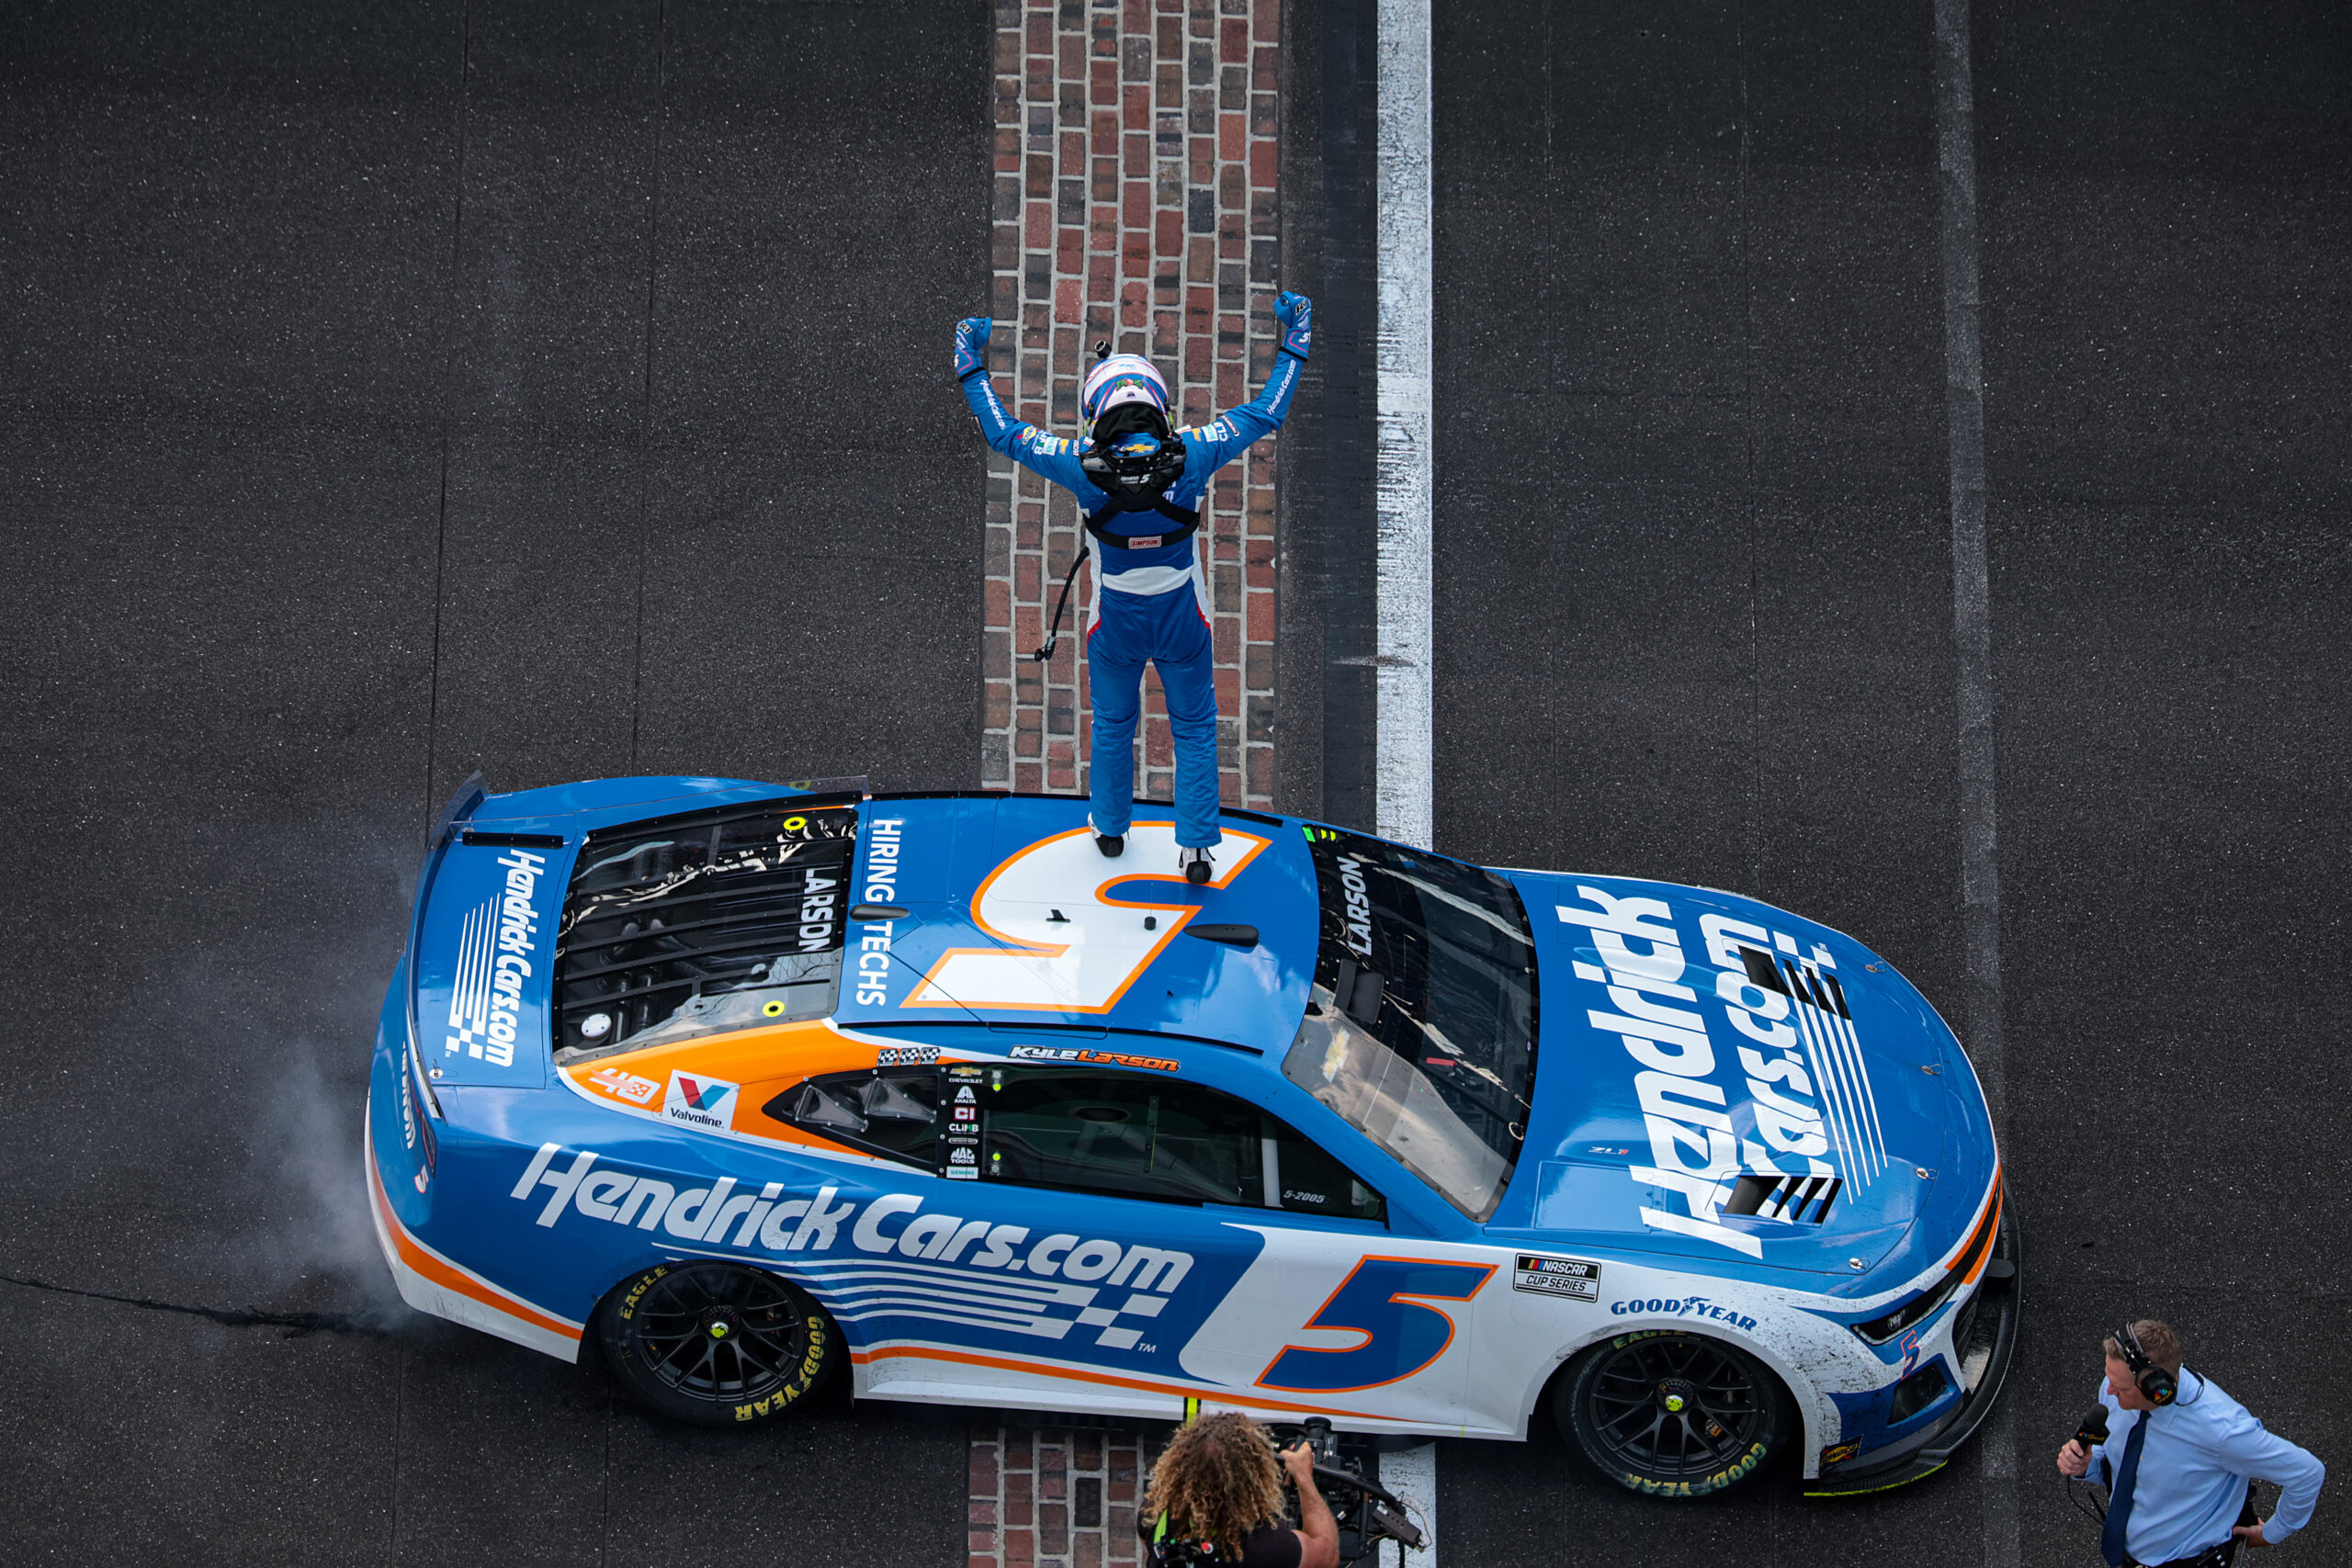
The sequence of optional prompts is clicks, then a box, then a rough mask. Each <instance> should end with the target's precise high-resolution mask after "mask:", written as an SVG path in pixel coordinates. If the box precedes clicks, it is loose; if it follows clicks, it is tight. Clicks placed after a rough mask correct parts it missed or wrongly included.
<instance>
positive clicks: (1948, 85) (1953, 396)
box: [1936, 0, 2020, 1568]
mask: <svg viewBox="0 0 2352 1568" xmlns="http://www.w3.org/2000/svg"><path fill="white" fill-rule="evenodd" d="M1936 150H1937V164H1938V174H1939V181H1940V184H1941V186H1942V214H1943V262H1944V403H1945V411H1946V415H1947V417H1948V419H1949V420H1950V422H1951V579H1952V631H1953V640H1954V644H1955V650H1956V653H1957V660H1956V663H1957V666H1958V669H1957V697H1958V716H1959V731H1960V734H1959V741H1960V758H1959V761H1960V896H1961V951H1962V963H1963V965H1964V968H1965V974H1966V983H1967V994H1966V1010H1965V1015H1964V1017H1963V1020H1962V1022H1963V1024H1964V1026H1965V1027H1966V1029H1967V1031H1968V1034H1967V1043H1968V1045H1969V1047H1970V1050H1969V1055H1970V1060H1971V1061H1972V1063H1973V1066H1974V1067H1975V1069H1976V1077H1977V1081H1978V1082H1979V1083H1980V1084H1982V1085H1983V1087H1984V1090H1985V1103H1986V1105H1987V1107H1988V1108H1989V1109H1990V1111H1991V1112H1992V1116H1993V1125H1994V1131H1995V1134H1996V1137H1997V1136H1998V1134H1999V1133H2000V1131H2001V1129H2002V1127H2003V1126H2004V1125H2005V1123H2006V1122H2007V1109H2008V1103H2007V1101H2008V1067H2007V1040H2006V1038H2005V1036H2004V1034H2003V1032H2002V1023H2001V884H2000V863H1999V855H1998V842H1997V837H1996V829H1997V824H1998V813H1997V808H1996V801H1995V796H1994V755H1993V635H1992V582H1991V575H1990V567H1989V564H1988V558H1987V552H1986V546H1985V361H1984V347H1983V341H1982V338H1981V337H1980V335H1979V334H1980V326H1981V320H1980V315H1981V305H1982V296H1981V293H1980V291H1979V286H1978V276H1977V233H1976V105H1975V84H1974V81H1973V66H1972V63H1971V61H1970V58H1969V11H1968V0H1936ZM1979 1442H1980V1444H1981V1451H1982V1455H1983V1460H1982V1465H1983V1468H1982V1470H1981V1472H1980V1476H1981V1486H1982V1497H1983V1508H1984V1520H1985V1526H1984V1561H1985V1565H1986V1568H2013V1565H2014V1564H2016V1563H2017V1562H2018V1561H2019V1560H2020V1542H2019V1536H2018V1498H2017V1485H2016V1482H2017V1434H2016V1429H2015V1426H2014V1422H2013V1418H2012V1410H2011V1408H2010V1407H2008V1406H2003V1407H2001V1408H2000V1409H1997V1410H1996V1411H1995V1412H1994V1413H1993V1416H1992V1419H1991V1420H1990V1421H1989V1422H1987V1423H1986V1425H1985V1432H1984V1434H1983V1436H1982V1438H1980V1439H1979Z"/></svg>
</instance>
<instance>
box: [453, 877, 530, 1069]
mask: <svg viewBox="0 0 2352 1568" xmlns="http://www.w3.org/2000/svg"><path fill="white" fill-rule="evenodd" d="M498 863H499V864H500V865H503V866H504V867H505V868H506V887H505V891H504V892H503V893H498V894H493V895H492V897H490V898H489V899H488V900H486V901H485V902H484V903H482V904H481V906H480V907H479V908H475V909H472V910H470V911H469V912H468V913H467V915H466V918H465V923H464V925H463V927H462V928H461V930H460V931H459V935H458V973H457V976H456V978H455V980H454V981H452V983H451V984H450V987H449V1035H448V1040H447V1043H446V1044H445V1045H444V1047H443V1049H444V1051H445V1053H446V1054H447V1055H458V1054H459V1053H460V1052H462V1053H463V1054H464V1055H468V1056H471V1057H473V1058H475V1059H476V1060H478V1061H485V1062H488V1063H489V1064H490V1065H491V1066H495V1067H507V1066H514V1065H515V1035H516V1032H517V1031H516V1029H515V1015H516V1014H517V1013H518V1012H520V1011H521V1010H522V1006H523V982H524V981H525V980H526V979H528V978H530V976H531V951H532V945H533V942H534V940H535V939H536V938H537V936H538V932H539V913H538V910H537V908H534V906H533V903H532V900H533V899H534V898H535V897H537V894H538V890H539V874H540V873H542V872H544V871H545V870H547V864H548V861H547V856H545V855H538V854H533V853H532V852H530V851H528V850H509V851H508V852H506V853H504V854H503V855H501V856H499V857H498Z"/></svg>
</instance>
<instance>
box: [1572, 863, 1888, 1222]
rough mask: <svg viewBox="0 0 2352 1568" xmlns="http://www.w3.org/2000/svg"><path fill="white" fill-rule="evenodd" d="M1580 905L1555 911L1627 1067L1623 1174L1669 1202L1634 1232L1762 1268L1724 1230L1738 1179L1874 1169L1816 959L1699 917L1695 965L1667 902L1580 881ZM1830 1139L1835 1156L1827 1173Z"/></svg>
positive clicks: (1870, 1138) (1870, 1137)
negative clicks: (1571, 929)
mask: <svg viewBox="0 0 2352 1568" xmlns="http://www.w3.org/2000/svg"><path fill="white" fill-rule="evenodd" d="M1577 897H1578V899H1579V900H1580V901H1581V902H1580V903H1578V904H1562V905H1559V906H1557V907H1556V908H1557V910H1558V914H1559V918H1560V919H1561V920H1563V921H1565V922H1566V923H1568V924H1571V925H1577V926H1582V927H1584V928H1585V929H1586V931H1587V932H1588V933H1589V940H1590V944H1591V945H1590V946H1589V948H1584V947H1579V949H1578V953H1579V956H1578V957H1577V960H1576V961H1575V963H1574V964H1573V966H1572V967H1573V969H1574V972H1575V974H1576V976H1577V978H1578V979H1579V980H1583V981H1587V982H1589V983H1590V984H1591V985H1592V986H1593V987H1595V991H1594V993H1591V994H1589V999H1590V1000H1591V1001H1593V1002H1596V1003H1599V1004H1600V1005H1598V1006H1589V1007H1588V1008H1587V1010H1586V1017H1587V1018H1588V1019H1589V1021H1591V1024H1592V1027H1593V1028H1594V1029H1596V1030H1599V1031H1600V1032H1602V1034H1604V1035H1611V1034H1613V1035H1615V1036H1616V1037H1617V1038H1618V1039H1619V1040H1620V1041H1621V1042H1623V1045H1624V1049H1625V1054H1626V1055H1628V1056H1630V1057H1632V1058H1633V1062H1634V1068H1635V1071H1634V1098H1635V1099H1636V1100H1638V1102H1639V1104H1640V1108H1641V1115H1642V1122H1643V1126H1644V1128H1645V1130H1646V1131H1647V1133H1648V1134H1649V1143H1650V1151H1649V1152H1650V1163H1649V1164H1647V1165H1640V1164H1636V1165H1634V1166H1633V1167H1632V1168H1630V1170H1629V1171H1628V1176H1629V1178H1630V1179H1631V1180H1632V1181H1633V1182H1634V1186H1635V1187H1636V1188H1637V1189H1641V1190H1645V1194H1646V1193H1651V1192H1657V1191H1661V1190H1662V1191H1663V1192H1665V1193H1667V1194H1670V1195H1671V1196H1672V1197H1673V1198H1674V1199H1675V1200H1677V1201H1679V1204H1680V1207H1679V1209H1661V1208H1657V1207H1654V1206H1652V1205H1650V1204H1646V1203H1645V1204H1642V1205H1641V1206H1640V1212H1641V1218H1642V1222H1643V1223H1644V1224H1647V1225H1650V1226H1653V1227H1655V1228H1656V1229H1658V1230H1664V1231H1672V1232H1674V1233H1675V1234H1677V1235H1688V1236H1695V1237H1697V1238H1699V1239H1700V1240H1702V1241H1708V1242H1712V1243H1714V1244H1715V1245H1717V1246H1720V1247H1727V1248H1729V1249H1730V1250H1732V1251H1734V1252H1737V1253H1740V1254H1743V1255H1744V1256H1746V1257H1749V1258H1761V1257H1762V1256H1763V1251H1764V1247H1763V1242H1762V1240H1761V1239H1760V1238H1759V1237H1758V1235H1754V1234H1751V1233H1750V1232H1748V1231H1746V1230H1741V1229H1736V1228H1734V1227H1733V1226H1730V1225H1727V1224H1724V1223H1723V1218H1724V1215H1723V1205H1724V1203H1725V1202H1726V1201H1729V1199H1730V1196H1731V1191H1732V1186H1733V1183H1734V1181H1735V1179H1736V1178H1737V1177H1739V1176H1740V1175H1741V1174H1743V1173H1755V1174H1764V1175H1779V1176H1811V1177H1834V1178H1840V1179H1845V1180H1849V1181H1852V1180H1860V1181H1862V1182H1867V1181H1868V1180H1869V1179H1871V1176H1872V1175H1874V1174H1875V1173H1876V1171H1877V1170H1878V1169H1879V1168H1882V1167H1883V1166H1884V1165H1885V1163H1886V1151H1885V1146H1884V1141H1883V1136H1882V1134H1880V1132H1879V1129H1878V1111H1877V1105H1876V1100H1875V1098H1874V1096H1873V1095H1872V1091H1871V1087H1870V1079H1869V1075H1868V1072H1867V1069H1866V1067H1865V1065H1864V1062H1863V1059H1862V1055H1861V1051H1860V1043H1859V1041H1858V1040H1857V1038H1856V1037H1855V1034H1854V1027H1853V1022H1852V1019H1851V1017H1850V1014H1849V1010H1848V1009H1847V1007H1846V1005H1845V998H1844V993H1843V991H1842V990H1841V989H1840V988H1839V987H1838V979H1837V976H1835V975H1834V974H1832V973H1830V971H1831V970H1834V969H1835V967H1836V964H1835V962H1834V961H1833V960H1832V958H1831V956H1830V954H1829V953H1828V951H1827V949H1826V948H1823V947H1820V946H1818V945H1816V946H1815V949H1814V950H1813V953H1812V954H1811V955H1810V956H1809V957H1800V956H1798V955H1797V954H1796V952H1795V947H1794V944H1793V943H1792V942H1789V940H1788V939H1787V938H1785V937H1780V936H1776V935H1775V934H1774V933H1772V932H1769V931H1765V930H1764V929H1763V928H1761V927H1758V926H1752V925H1748V924H1746V923H1744V922H1742V921H1739V920H1735V919H1728V918H1726V917H1724V916H1722V915H1718V914H1713V913H1708V914H1704V915H1701V916H1700V917H1699V919H1698V926H1699V931H1698V937H1699V942H1698V944H1697V945H1699V946H1701V947H1702V949H1703V951H1704V953H1705V954H1706V957H1707V959H1708V960H1709V962H1708V963H1707V964H1695V963H1693V962H1691V958H1690V956H1689V954H1688V953H1687V952H1686V950H1685V947H1684V944H1683V936H1682V933H1681V932H1680V931H1679V930H1678V929H1677V927H1676V924H1675V917H1674V911H1673V909H1672V908H1671V907H1670V906H1669V905H1668V903H1667V902H1666V901H1665V900H1664V899H1662V898H1650V897H1623V896H1619V895H1616V894H1612V893H1609V892H1606V891H1604V890H1603V889H1601V888H1598V887H1593V886H1588V885H1585V884H1582V883H1579V884H1577ZM1583 953H1590V954H1591V955H1592V956H1593V957H1594V958H1597V959H1598V960H1599V962H1598V963H1591V962H1587V961H1586V959H1585V958H1584V957H1583V956H1582V954H1583ZM1726 1030H1727V1031H1728V1033H1729V1036H1730V1037H1729V1038H1726V1037H1725V1031H1726ZM1721 1046H1727V1047H1729V1049H1728V1050H1722V1049H1719V1047H1721ZM1833 1138H1834V1139H1835V1142H1836V1145H1837V1151H1836V1152H1837V1153H1838V1154H1839V1155H1840V1156H1843V1157H1842V1158H1841V1159H1839V1160H1837V1161H1834V1162H1833V1160H1832V1158H1831V1155H1832V1152H1833V1151H1832V1141H1833Z"/></svg>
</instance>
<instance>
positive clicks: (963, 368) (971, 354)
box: [956, 316, 996, 381]
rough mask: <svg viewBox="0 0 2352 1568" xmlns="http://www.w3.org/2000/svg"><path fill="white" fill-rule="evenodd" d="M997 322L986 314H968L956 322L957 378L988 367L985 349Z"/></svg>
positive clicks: (960, 378)
mask: <svg viewBox="0 0 2352 1568" xmlns="http://www.w3.org/2000/svg"><path fill="white" fill-rule="evenodd" d="M995 326H996V323H995V322H994V321H990V320H989V318H988V317H986V316H967V317H966V318H965V319H964V320H962V321H958V322H956V379H957V380H958V381H960V380H962V379H963V378H965V377H967V376H970V375H973V374H975V373H977V372H978V371H981V370H985V369H986V368H988V360H987V359H986V358H985V357H984V355H983V351H984V350H985V349H987V347H988V345H989V332H990V331H991V330H992V329H993V328H994V327H995Z"/></svg>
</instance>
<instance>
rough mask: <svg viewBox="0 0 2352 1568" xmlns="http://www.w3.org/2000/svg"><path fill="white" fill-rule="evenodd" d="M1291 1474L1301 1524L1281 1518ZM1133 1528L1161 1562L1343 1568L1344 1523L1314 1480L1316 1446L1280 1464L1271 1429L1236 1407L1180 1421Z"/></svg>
mask: <svg viewBox="0 0 2352 1568" xmlns="http://www.w3.org/2000/svg"><path fill="white" fill-rule="evenodd" d="M1285 1473H1287V1475H1288V1478H1289V1480H1290V1483H1291V1484H1292V1485H1293V1486H1294V1487H1295V1488H1296V1489H1297V1491H1298V1522H1299V1526H1300V1528H1299V1529H1287V1528H1285V1527H1284V1526H1283V1523H1282V1514H1283V1478H1284V1475H1285ZM1136 1534H1137V1535H1139V1536H1141V1537H1142V1538H1143V1540H1144V1544H1145V1546H1146V1547H1147V1548H1148V1551H1149V1552H1150V1554H1151V1561H1152V1562H1155V1563H1159V1564H1163V1565H1172V1564H1176V1563H1193V1562H1215V1563H1235V1564H1239V1565H1241V1568H1337V1564H1338V1562H1339V1561H1340V1527H1339V1523H1338V1521H1336V1520H1335V1519H1333V1518H1332V1517H1331V1507H1330V1505H1329V1504H1328V1503H1326V1502H1324V1501H1323V1494H1322V1493H1320V1492H1318V1491H1317V1490H1316V1488H1315V1454H1314V1450H1311V1449H1309V1448H1308V1447H1307V1446H1306V1444H1305V1443H1301V1444H1299V1445H1298V1446H1297V1447H1296V1448H1294V1449H1287V1450H1283V1455H1282V1459H1281V1462H1280V1463H1277V1462H1276V1461H1275V1458H1274V1443H1273V1439H1272V1438H1271V1437H1269V1436H1268V1435H1267V1433H1266V1429H1265V1428H1264V1427H1261V1426H1259V1425H1258V1424H1257V1423H1256V1422H1255V1421H1252V1420H1250V1417H1248V1416H1244V1415H1242V1414H1240V1413H1239V1412H1238V1411H1232V1410H1228V1411H1225V1412H1222V1413H1220V1414H1218V1415H1215V1416H1195V1417H1194V1418H1193V1419H1192V1420H1190V1421H1187V1422H1186V1423H1184V1425H1183V1426H1182V1427H1178V1428H1177V1430H1176V1435H1175V1436H1174V1437H1173V1438H1170V1439H1169V1441H1168V1447H1167V1449H1166V1450H1164V1451H1163V1452H1162V1453H1161V1454H1160V1456H1159V1463H1157V1464H1155V1465H1153V1466H1152V1467H1151V1484H1150V1486H1149V1487H1148V1489H1147V1490H1146V1492H1145V1494H1144V1499H1143V1506H1141V1507H1140V1508H1137V1509H1136Z"/></svg>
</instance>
